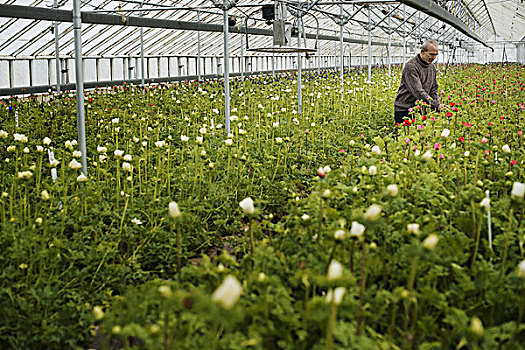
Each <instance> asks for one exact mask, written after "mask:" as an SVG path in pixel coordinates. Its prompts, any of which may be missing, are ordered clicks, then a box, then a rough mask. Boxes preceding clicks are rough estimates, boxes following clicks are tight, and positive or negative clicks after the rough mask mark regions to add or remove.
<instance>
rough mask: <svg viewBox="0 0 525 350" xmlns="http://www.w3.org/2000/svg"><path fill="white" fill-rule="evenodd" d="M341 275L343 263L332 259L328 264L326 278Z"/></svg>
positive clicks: (331, 278)
mask: <svg viewBox="0 0 525 350" xmlns="http://www.w3.org/2000/svg"><path fill="white" fill-rule="evenodd" d="M342 276H343V265H341V263H340V262H338V261H335V260H332V262H331V263H330V266H328V272H327V274H326V278H327V279H328V280H329V281H333V280H336V279H339V278H341V277H342Z"/></svg>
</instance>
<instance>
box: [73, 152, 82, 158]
mask: <svg viewBox="0 0 525 350" xmlns="http://www.w3.org/2000/svg"><path fill="white" fill-rule="evenodd" d="M81 156H82V152H80V151H73V157H75V158H80V157H81Z"/></svg>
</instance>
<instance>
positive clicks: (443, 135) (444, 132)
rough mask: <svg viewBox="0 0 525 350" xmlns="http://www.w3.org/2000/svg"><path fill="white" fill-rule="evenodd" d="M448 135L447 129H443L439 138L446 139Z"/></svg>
mask: <svg viewBox="0 0 525 350" xmlns="http://www.w3.org/2000/svg"><path fill="white" fill-rule="evenodd" d="M449 135H450V130H449V129H443V131H442V132H441V137H448V136H449Z"/></svg>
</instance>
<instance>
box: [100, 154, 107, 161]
mask: <svg viewBox="0 0 525 350" xmlns="http://www.w3.org/2000/svg"><path fill="white" fill-rule="evenodd" d="M106 158H107V157H106V156H105V155H103V154H100V155H99V156H98V161H99V162H101V163H102V162H104V161H105V160H106Z"/></svg>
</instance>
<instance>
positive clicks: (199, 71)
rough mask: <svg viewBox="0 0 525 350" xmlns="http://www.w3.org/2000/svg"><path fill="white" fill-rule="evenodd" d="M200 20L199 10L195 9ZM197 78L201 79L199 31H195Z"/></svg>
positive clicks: (198, 20)
mask: <svg viewBox="0 0 525 350" xmlns="http://www.w3.org/2000/svg"><path fill="white" fill-rule="evenodd" d="M200 21H201V17H200V11H197V22H200ZM197 79H199V81H201V32H200V30H198V31H197Z"/></svg>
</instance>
